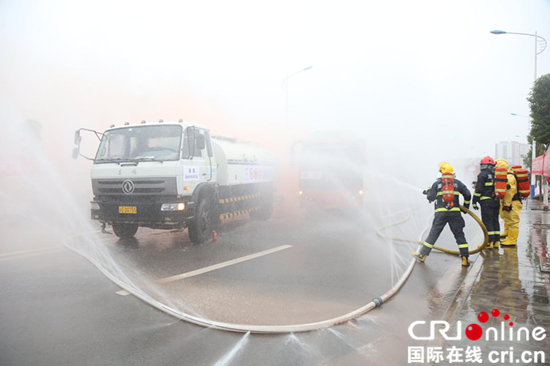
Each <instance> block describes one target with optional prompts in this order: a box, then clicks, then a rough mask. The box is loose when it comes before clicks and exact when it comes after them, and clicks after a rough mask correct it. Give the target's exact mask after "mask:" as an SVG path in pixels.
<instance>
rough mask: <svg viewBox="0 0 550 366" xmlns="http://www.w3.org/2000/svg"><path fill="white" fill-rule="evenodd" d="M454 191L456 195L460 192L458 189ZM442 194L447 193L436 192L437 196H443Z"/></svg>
mask: <svg viewBox="0 0 550 366" xmlns="http://www.w3.org/2000/svg"><path fill="white" fill-rule="evenodd" d="M454 192H455V196H458V195H459V194H460V192H458V191H454ZM444 194H447V193H443V192H437V195H438V196H443V195H444ZM448 194H450V193H448Z"/></svg>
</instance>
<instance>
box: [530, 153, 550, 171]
mask: <svg viewBox="0 0 550 366" xmlns="http://www.w3.org/2000/svg"><path fill="white" fill-rule="evenodd" d="M533 174H535V175H544V176H546V177H550V147H549V148H548V150H546V153H544V155H541V156H537V157H536V158H535V160H533Z"/></svg>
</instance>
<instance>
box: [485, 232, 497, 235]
mask: <svg viewBox="0 0 550 366" xmlns="http://www.w3.org/2000/svg"><path fill="white" fill-rule="evenodd" d="M487 234H489V235H497V234H498V235H500V231H488V232H487Z"/></svg>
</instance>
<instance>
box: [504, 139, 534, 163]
mask: <svg viewBox="0 0 550 366" xmlns="http://www.w3.org/2000/svg"><path fill="white" fill-rule="evenodd" d="M530 150H531V146H530V145H529V144H523V143H521V142H517V141H501V142H499V143H498V144H496V146H495V160H496V159H506V160H507V161H508V164H509V165H510V166H514V165H524V164H523V158H525V157H526V156H527V155H528V154H529V151H530Z"/></svg>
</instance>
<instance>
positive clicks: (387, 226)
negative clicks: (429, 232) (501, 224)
mask: <svg viewBox="0 0 550 366" xmlns="http://www.w3.org/2000/svg"><path fill="white" fill-rule="evenodd" d="M460 209H461V210H463V211H464V212H466V213H467V214H468V215H470V216H472V218H473V219H474V220H476V222H477V223H478V224H479V226H480V227H481V230H483V235H484V239H483V244H481V245H478V247H477V249H474V250H471V251H469V253H470V255H472V254H476V253H479V252H480V251H482V250H483V249H485V247H486V246H487V243H488V242H489V233H488V232H487V228H486V227H485V224H483V221H481V219H480V218H479V217H478V216H477V215H476V214H475V213H473V212H472V211H470V210H469V209H467V208H466V207H464V206H460ZM409 218H410V213H409V216H408V217H407V218H405V219H404V220H401V221H398V222H394V223H392V224H389V225H386V226H382V227H380V228H378V230H377V232H376V234H377V235H378V236H379V237H381V238H384V239H389V240H392V241H400V242H405V243H415V244H420V245H423V244H424V242H422V241H417V240H411V239H403V238H395V237H391V236H385V235H382V234H381V232H382V230H384V229H387V228H389V227H392V226H395V225H399V224H401V223H403V222H405V221H407V220H408V219H409ZM433 249H437V250H439V251H442V252H445V253H449V254H455V255H460V252H459V251H458V250H452V249H447V248H442V247H438V246H435V245H434V247H433Z"/></svg>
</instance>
